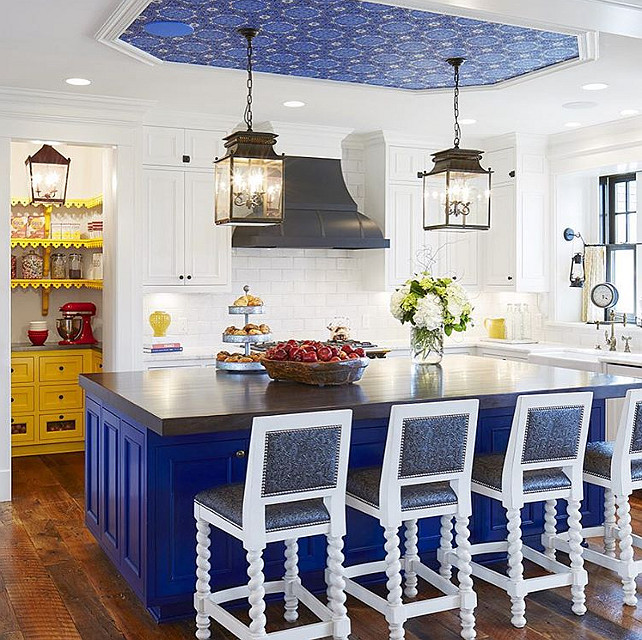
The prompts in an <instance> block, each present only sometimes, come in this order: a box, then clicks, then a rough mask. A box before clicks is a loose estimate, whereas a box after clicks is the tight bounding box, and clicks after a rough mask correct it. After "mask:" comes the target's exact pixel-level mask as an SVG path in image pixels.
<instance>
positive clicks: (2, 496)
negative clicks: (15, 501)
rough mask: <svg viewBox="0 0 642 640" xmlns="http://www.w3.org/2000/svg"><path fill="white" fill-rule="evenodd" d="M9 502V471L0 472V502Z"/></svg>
mask: <svg viewBox="0 0 642 640" xmlns="http://www.w3.org/2000/svg"><path fill="white" fill-rule="evenodd" d="M9 500H11V470H10V469H2V470H0V502H7V501H9Z"/></svg>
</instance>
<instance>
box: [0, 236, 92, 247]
mask: <svg viewBox="0 0 642 640" xmlns="http://www.w3.org/2000/svg"><path fill="white" fill-rule="evenodd" d="M102 246H103V239H102V238H91V239H82V240H81V239H77V240H71V239H64V240H63V239H60V238H56V239H51V238H48V239H45V238H11V248H12V249H13V248H14V247H22V248H23V249H26V248H27V247H53V248H57V247H64V248H65V249H69V248H71V247H73V248H75V249H100V248H102Z"/></svg>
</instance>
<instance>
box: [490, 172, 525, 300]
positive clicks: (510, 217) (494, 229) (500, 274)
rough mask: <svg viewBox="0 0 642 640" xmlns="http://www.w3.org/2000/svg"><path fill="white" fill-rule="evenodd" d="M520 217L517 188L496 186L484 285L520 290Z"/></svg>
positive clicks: (492, 201) (491, 213) (492, 200)
mask: <svg viewBox="0 0 642 640" xmlns="http://www.w3.org/2000/svg"><path fill="white" fill-rule="evenodd" d="M516 216H517V212H516V206H515V188H514V186H513V185H512V184H507V185H504V186H498V187H493V192H492V196H491V211H490V230H489V231H484V232H483V243H484V254H483V255H484V271H485V278H484V283H485V284H486V286H488V287H493V288H499V287H501V288H502V289H506V290H514V289H515V287H516V277H517V273H516V264H515V244H516V240H515V236H516V233H517V230H516Z"/></svg>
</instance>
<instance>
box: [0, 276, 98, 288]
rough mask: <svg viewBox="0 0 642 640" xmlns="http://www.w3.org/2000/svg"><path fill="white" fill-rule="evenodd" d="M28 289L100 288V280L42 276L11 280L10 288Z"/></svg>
mask: <svg viewBox="0 0 642 640" xmlns="http://www.w3.org/2000/svg"><path fill="white" fill-rule="evenodd" d="M18 287H20V288H22V289H28V288H29V287H33V288H34V289H72V288H76V289H80V288H81V287H86V288H87V289H102V288H103V281H102V280H52V279H50V278H43V279H41V280H12V281H11V288H12V289H16V288H18Z"/></svg>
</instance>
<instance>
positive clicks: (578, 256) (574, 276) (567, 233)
mask: <svg viewBox="0 0 642 640" xmlns="http://www.w3.org/2000/svg"><path fill="white" fill-rule="evenodd" d="M575 238H579V239H580V240H581V241H582V251H581V252H579V251H578V252H577V253H575V254H573V257H572V258H571V271H570V274H569V280H570V286H571V287H573V288H574V289H582V288H583V287H584V283H585V282H586V273H585V271H584V249H585V248H586V243H585V242H584V238H582V234H581V233H580V232H579V231H578V232H576V231H574V230H573V229H571V228H570V227H567V228H566V229H564V240H566V242H573V240H575Z"/></svg>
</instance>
